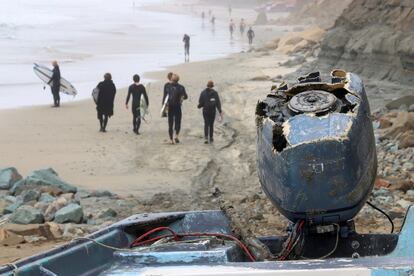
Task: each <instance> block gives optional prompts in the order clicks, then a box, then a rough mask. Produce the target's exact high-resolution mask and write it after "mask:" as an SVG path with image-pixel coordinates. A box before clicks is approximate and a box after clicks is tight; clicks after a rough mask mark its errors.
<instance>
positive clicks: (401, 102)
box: [385, 95, 414, 110]
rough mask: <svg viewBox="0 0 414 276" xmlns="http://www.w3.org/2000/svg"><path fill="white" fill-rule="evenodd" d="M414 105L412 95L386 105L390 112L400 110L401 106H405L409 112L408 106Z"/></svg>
mask: <svg viewBox="0 0 414 276" xmlns="http://www.w3.org/2000/svg"><path fill="white" fill-rule="evenodd" d="M413 104H414V96H412V95H408V96H404V97H401V98H398V99H396V100H393V101H391V102H389V103H387V104H386V105H385V107H386V108H388V109H389V110H393V109H400V107H401V106H403V105H405V106H406V107H407V108H405V109H407V110H408V106H411V105H413Z"/></svg>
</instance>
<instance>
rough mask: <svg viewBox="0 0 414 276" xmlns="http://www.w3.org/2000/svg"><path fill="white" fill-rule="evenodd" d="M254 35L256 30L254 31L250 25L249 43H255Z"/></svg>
mask: <svg viewBox="0 0 414 276" xmlns="http://www.w3.org/2000/svg"><path fill="white" fill-rule="evenodd" d="M254 36H255V34H254V31H253V29H252V27H250V28H249V30H248V31H247V37H248V38H249V45H252V44H253V38H254Z"/></svg>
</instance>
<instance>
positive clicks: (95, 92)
mask: <svg viewBox="0 0 414 276" xmlns="http://www.w3.org/2000/svg"><path fill="white" fill-rule="evenodd" d="M98 97H99V88H98V87H95V88H94V89H93V90H92V99H93V101H94V102H95V103H96V104H98Z"/></svg>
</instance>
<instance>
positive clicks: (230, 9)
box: [229, 4, 233, 16]
mask: <svg viewBox="0 0 414 276" xmlns="http://www.w3.org/2000/svg"><path fill="white" fill-rule="evenodd" d="M232 11H233V9H232V8H231V5H230V4H229V16H231V12H232Z"/></svg>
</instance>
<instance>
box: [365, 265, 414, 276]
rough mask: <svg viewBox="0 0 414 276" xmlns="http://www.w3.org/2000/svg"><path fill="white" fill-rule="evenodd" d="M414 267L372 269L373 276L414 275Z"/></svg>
mask: <svg viewBox="0 0 414 276" xmlns="http://www.w3.org/2000/svg"><path fill="white" fill-rule="evenodd" d="M413 272H414V271H413V268H412V267H406V268H389V269H386V268H378V269H372V272H371V276H411V275H413Z"/></svg>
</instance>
